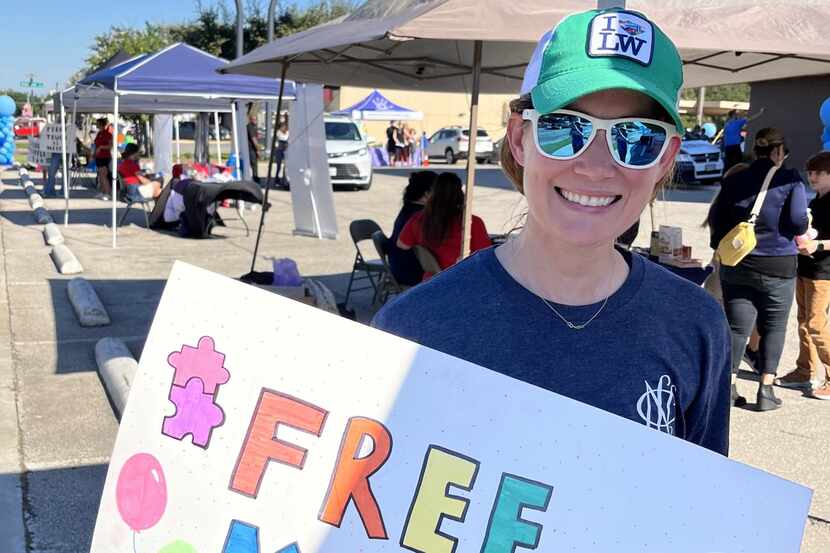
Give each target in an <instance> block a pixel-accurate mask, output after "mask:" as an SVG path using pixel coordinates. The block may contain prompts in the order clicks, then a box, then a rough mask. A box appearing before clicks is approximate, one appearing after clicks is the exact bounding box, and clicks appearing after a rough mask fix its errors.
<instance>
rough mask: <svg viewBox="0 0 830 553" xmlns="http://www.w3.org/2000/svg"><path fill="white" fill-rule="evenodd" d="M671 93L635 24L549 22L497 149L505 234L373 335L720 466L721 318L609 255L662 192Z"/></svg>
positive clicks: (725, 338)
mask: <svg viewBox="0 0 830 553" xmlns="http://www.w3.org/2000/svg"><path fill="white" fill-rule="evenodd" d="M682 82H683V74H682V65H681V61H680V56H679V55H678V53H677V50H676V48H675V46H674V45H673V44H672V42H671V41H670V40H669V39H668V38H667V37H666V36H665V35H664V34H663V32H662V31H661V30H660V29H659V28H658V27H657V26H656V25H655V24H654V23H652V22H651V21H649V20H648V19H646V17H645V16H644V15H642V14H639V13H635V12H629V11H625V10H619V9H612V10H605V11H599V10H592V11H588V12H583V13H579V14H575V15H572V16H570V17H567V18H565V19H564V20H562V21H561V22H560V23H559V25H558V26H557V28H556V29H555V30H554V31H552V32H550V33H548V34H546V35H545V36H544V37H543V38H542V40H541V41H540V43H539V45H538V46H537V48H536V51H535V52H534V55H533V59H532V60H531V61H530V64H529V65H528V68H527V70H526V73H525V79H524V83H523V86H522V95H521V96H520V97H519V98H517V99H516V100H514V101H513V102H511V111H512V114H511V116H510V120H509V122H508V128H507V140H505V142H504V145H503V147H502V167H503V169H504V171H505V173H506V174H507V176H508V177H510V179H511V180H512V181H513V183H514V185H515V186H516V188H517V189H518V190H519V192H521V193H522V194H524V195H525V197H526V199H527V205H528V211H527V221H526V224H525V225H524V227H523V229H522V231H521V233H519V234H518V235H517V236H515V237H514V238H513V239H511V240H508V241H507V242H506V243H505V244H503V245H501V246H499V247H498V248H495V249H493V248H491V249H486V250H483V251H481V252H478V253H477V254H475V255H474V256H472V257H470V258H469V259H467V260H465V261H463V262H462V263H459V264H457V265H456V266H454V267H453V268H451V269H449V270H447V271H444V272H442V273H441V274H439V275H437V276H436V277H435V278H433V279H432V280H430V281H429V282H428V283H425V284H423V285H420V286H418V287H416V288H414V289H412V290H411V291H410V292H408V293H406V294H404V295H402V296H401V297H399V298H398V299H397V300H395V301H394V302H392V303H390V304H388V305H387V306H386V307H385V308H384V309H383V310H382V311H381V312H380V313H379V314H378V315H377V317H376V318H375V321H374V324H375V326H377V327H379V328H381V329H385V330H387V331H389V332H392V333H394V334H397V335H399V336H403V337H405V338H409V339H411V340H414V341H416V342H418V343H421V344H423V345H425V346H429V347H432V348H434V349H437V350H440V351H442V352H445V353H449V354H451V355H454V356H457V357H460V358H462V359H466V360H468V361H471V362H474V363H477V364H479V365H482V366H484V367H487V368H489V369H493V370H495V371H498V372H500V373H503V374H506V375H508V376H512V377H515V378H518V379H520V380H523V381H526V382H529V383H531V384H535V385H537V386H540V387H543V388H546V389H548V390H551V391H554V392H557V393H559V394H562V395H565V396H567V397H570V398H573V399H575V400H578V401H581V402H584V403H587V404H590V405H593V406H595V407H598V408H601V409H604V410H606V411H609V412H612V413H615V414H617V415H620V416H622V417H625V418H628V419H631V420H633V421H636V422H639V423H642V424H644V425H646V426H648V427H650V428H654V429H657V430H660V431H662V432H666V433H668V434H672V435H674V436H677V437H680V438H682V439H685V440H688V441H690V442H693V443H696V444H699V445H701V446H703V447H706V448H709V449H711V450H713V451H717V452H720V453H723V454H725V453H726V451H727V446H728V419H729V403H730V401H729V399H730V359H729V343H730V338H729V329H728V326H727V324H726V320H725V318H724V315H723V311H722V310H721V309H720V307H719V306H718V304H717V303H715V301H714V300H713V299H712V298H711V297H710V296H709V295H708V294H707V293H706V292H705V291H704V290H703V289H701V288H699V287H696V286H694V285H692V284H691V283H689V282H687V281H685V280H682V279H680V278H678V277H676V276H674V275H672V274H670V273H669V272H668V271H666V270H664V269H662V268H661V267H659V266H657V265H655V264H652V263H650V262H649V261H648V260H647V259H645V258H643V257H641V256H639V255H637V254H631V253H629V252H626V251H621V250H619V249H617V248H615V246H614V240H615V238H616V237H617V236H619V235H620V234H622V233H623V232H624V231H625V230H626V229H627V228H629V227H630V226H631V225H632V224H634V222H635V221H636V220H637V219H638V217H639V216H640V213H641V212H642V211H643V209H644V207H645V206H646V204H647V203H648V201H649V200H650V199H651V198H652V197H654V195H655V193H656V191H657V190H658V189H659V187H661V186H663V185H664V184H666V183H667V182H668V181H669V180H670V179H671V174H672V170H673V167H674V158H675V155H676V154H677V151H678V149H679V147H680V138H679V133H681V132H682V131H683V125H682V123H681V120H680V117H679V115H678V113H677V108H676V101H677V97H678V91H679V89H680V86H681V84H682ZM575 134H578V135H579V138H578V139H576V138H575V136H574V135H575Z"/></svg>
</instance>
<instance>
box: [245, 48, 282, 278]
mask: <svg viewBox="0 0 830 553" xmlns="http://www.w3.org/2000/svg"><path fill="white" fill-rule="evenodd" d="M287 72H288V62H287V61H283V62H282V75H280V94H279V96H278V97H277V113H276V117H277V120H278V121H279V116H280V112H281V111H282V95H283V93H284V92H285V74H286V73H287ZM278 128H279V125H278V124H275V125H274V134H273V136H272V137H271V144H276V143H277V129H278ZM276 151H277V149H276V148H273V147H272V148H271V149H270V150H269V152H268V175H267V176H266V177H265V198H264V199H263V200H262V213H261V215H260V216H259V228H258V229H257V232H256V244H254V255H253V257H252V258H251V272H252V273H253V272H254V267H255V266H256V256H257V253H258V252H259V241H260V240H261V239H262V227H263V225H264V224H265V212H266V211H268V207H269V205H268V192H269V191H270V190H271V186H273V178H272V177H271V175H272V174H273V173H272V169H273V168H274V157H276V156H275V154H276ZM283 157H284V156H281V157H280V160H279V161H278V162H277V173H276V174H277V175H279V174H280V169H281V168H282V163H283Z"/></svg>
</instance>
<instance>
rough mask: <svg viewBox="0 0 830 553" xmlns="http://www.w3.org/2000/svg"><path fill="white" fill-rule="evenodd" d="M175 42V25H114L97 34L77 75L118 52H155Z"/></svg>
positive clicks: (99, 64)
mask: <svg viewBox="0 0 830 553" xmlns="http://www.w3.org/2000/svg"><path fill="white" fill-rule="evenodd" d="M173 42H175V40H174V36H173V27H172V26H170V25H156V24H153V23H149V22H148V23H145V24H144V28H142V29H132V28H129V27H112V28H111V29H110V30H109V31H108V32H106V33H104V34H100V35H97V36H96V37H95V39H94V42H93V45H92V47H91V48H90V50H91V51H90V54H89V56H87V58H86V66H85V67H84V68H83V69H82V70H81V71H80V72H79V73H78V74H76V76H75V79H73V80H77V78H80V77H81V76H82V75H83V74H85V73H87V72H89V71H91V70H94V69H97V68H98V67H100V66H101V65H103V64H104V63H105V62H106V61H107V60H108V59H110V58H111V57H113V56H114V55H115V54H117V53H118V52H122V51H123V52H124V53H126V54H129V55H131V56H136V55H139V54H146V53H149V52H155V51H156V50H160V49H161V48H164V47H165V46H168V45H169V44H171V43H173Z"/></svg>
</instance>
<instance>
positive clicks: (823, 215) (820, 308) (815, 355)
mask: <svg viewBox="0 0 830 553" xmlns="http://www.w3.org/2000/svg"><path fill="white" fill-rule="evenodd" d="M807 177H808V178H809V180H810V185H811V186H812V187H813V189H814V190H815V191H816V197H815V198H814V199H813V201H811V202H810V213H811V214H812V225H811V226H812V228H813V229H815V231H816V236H815V239H810V238H809V237H798V238H796V243H797V244H798V253H799V254H801V255H799V256H798V279H797V280H796V284H795V300H796V304H797V305H798V360H797V361H796V362H795V364H796V368H795V370H793V371H791V372H789V373H788V374H785V375H784V376H782V377H781V378H777V379H776V380H775V383H776V384H778V385H779V386H783V387H785V388H798V389H803V390H806V391H808V392H810V393H811V394H812V396H813V397H814V398H817V399H830V329H828V326H827V325H828V320H827V310H828V308H830V194H828V192H830V152H821V153H820V154H817V155H815V156H813V157H811V158H810V159H809V160H808V161H807ZM819 372H820V373H822V378H823V380H824V382H819V380H818V378H817V374H818V373H819Z"/></svg>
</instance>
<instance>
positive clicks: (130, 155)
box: [118, 142, 161, 199]
mask: <svg viewBox="0 0 830 553" xmlns="http://www.w3.org/2000/svg"><path fill="white" fill-rule="evenodd" d="M139 150H140V148H139V146H138V144H136V143H135V142H133V143H130V144H127V146H126V147H125V148H124V152H123V153H122V154H121V158H122V159H121V163H119V164H118V176H119V177H120V178H121V182H122V183H123V184H124V186H126V187H127V190H129V189H130V187H131V186H134V187H135V189H136V190H137V191H138V193H139V194H140V195H141V196H142V197H143V198H153V199H155V198H158V197H159V195H160V194H161V183H160V182H158V181H155V180H152V179H149V178H147V177H146V176H144V172H143V171H142V170H141V166H140V165H139V164H138V157H139Z"/></svg>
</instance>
